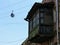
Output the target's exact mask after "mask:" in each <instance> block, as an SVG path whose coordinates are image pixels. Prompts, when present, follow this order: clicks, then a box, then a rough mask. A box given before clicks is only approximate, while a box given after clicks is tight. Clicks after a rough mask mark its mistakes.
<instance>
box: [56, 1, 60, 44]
mask: <svg viewBox="0 0 60 45" xmlns="http://www.w3.org/2000/svg"><path fill="white" fill-rule="evenodd" d="M56 31H57V45H59V37H58V0H56Z"/></svg>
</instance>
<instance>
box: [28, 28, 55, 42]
mask: <svg viewBox="0 0 60 45" xmlns="http://www.w3.org/2000/svg"><path fill="white" fill-rule="evenodd" d="M37 28H38V27H36V28H35V29H34V30H33V31H32V32H30V34H29V41H30V42H34V43H37V42H38V43H42V42H44V41H47V40H50V39H52V38H53V37H54V35H55V32H56V31H54V30H48V32H47V30H43V31H42V30H37Z"/></svg>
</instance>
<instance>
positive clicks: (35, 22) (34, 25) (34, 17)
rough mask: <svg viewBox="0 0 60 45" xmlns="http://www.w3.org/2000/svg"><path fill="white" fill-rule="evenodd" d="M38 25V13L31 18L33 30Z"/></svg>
mask: <svg viewBox="0 0 60 45" xmlns="http://www.w3.org/2000/svg"><path fill="white" fill-rule="evenodd" d="M38 24H39V13H38V12H36V13H35V15H34V16H33V28H34V27H36V26H37V25H38Z"/></svg>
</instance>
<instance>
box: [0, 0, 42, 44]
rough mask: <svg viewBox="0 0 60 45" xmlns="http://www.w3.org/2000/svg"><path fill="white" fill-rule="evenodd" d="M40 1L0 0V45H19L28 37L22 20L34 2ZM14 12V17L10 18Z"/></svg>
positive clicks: (24, 22)
mask: <svg viewBox="0 0 60 45" xmlns="http://www.w3.org/2000/svg"><path fill="white" fill-rule="evenodd" d="M41 1H42V0H0V45H21V43H22V42H23V41H24V40H25V39H26V38H27V37H28V25H27V24H28V23H27V22H26V21H25V20H24V18H25V17H26V16H27V14H28V12H29V10H30V9H31V7H32V6H33V4H34V3H35V2H41ZM12 10H14V12H13V13H14V15H15V16H14V17H13V18H12V17H11V16H10V14H11V12H12Z"/></svg>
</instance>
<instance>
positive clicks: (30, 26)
mask: <svg viewBox="0 0 60 45" xmlns="http://www.w3.org/2000/svg"><path fill="white" fill-rule="evenodd" d="M29 23H30V25H29V28H30V31H31V30H32V20H31V21H30V22H29Z"/></svg>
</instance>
